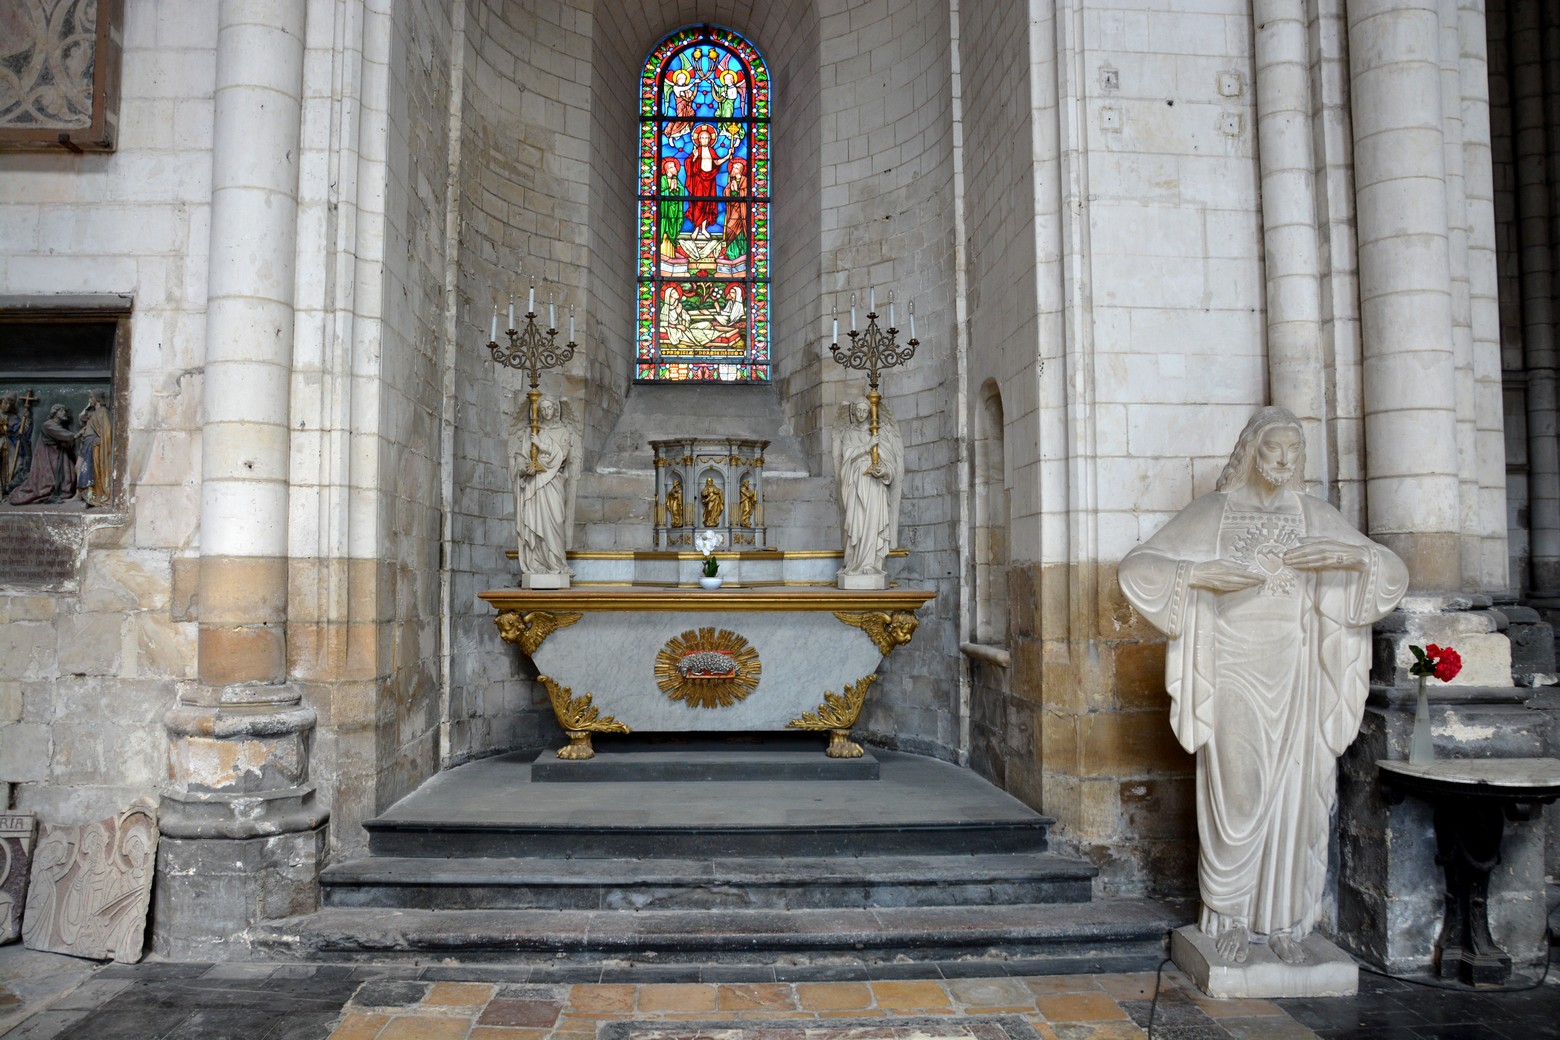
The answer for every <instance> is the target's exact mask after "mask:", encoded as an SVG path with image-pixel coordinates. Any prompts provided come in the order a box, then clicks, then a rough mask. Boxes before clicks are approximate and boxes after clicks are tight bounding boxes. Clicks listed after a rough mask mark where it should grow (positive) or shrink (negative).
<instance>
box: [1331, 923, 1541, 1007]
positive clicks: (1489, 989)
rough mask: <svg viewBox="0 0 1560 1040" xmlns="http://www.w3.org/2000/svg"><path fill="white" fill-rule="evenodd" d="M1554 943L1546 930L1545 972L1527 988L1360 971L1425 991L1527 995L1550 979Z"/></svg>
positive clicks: (1370, 969) (1365, 968)
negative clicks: (1419, 987) (1481, 984)
mask: <svg viewBox="0 0 1560 1040" xmlns="http://www.w3.org/2000/svg"><path fill="white" fill-rule="evenodd" d="M1556 908H1560V903H1556V904H1555V905H1554V906H1552V907H1550V908H1549V913H1550V914H1552V913H1554V912H1555V909H1556ZM1545 919H1546V920H1547V919H1548V915H1547V914H1546V915H1545ZM1554 942H1555V933H1554V931H1553V930H1552V929H1549V928H1545V929H1544V971H1543V973H1542V974H1540V975H1539V977H1538V981H1536V982H1531V983H1529V984H1528V985H1526V986H1468V985H1464V984H1462V983H1459V982H1454V983H1452V984H1451V985H1447V984H1446V983H1443V982H1439V981H1436V980H1433V979H1416V978H1410V977H1409V976H1407V975H1389V974H1387V973H1386V972H1384V971H1377V970H1376V969H1375V968H1371V967H1367V966H1366V965H1364V964H1362V965H1360V970H1361V971H1367V972H1369V973H1370V974H1372V975H1377V976H1380V977H1381V978H1384V979H1391V980H1392V981H1394V982H1406V983H1408V984H1409V985H1410V986H1423V987H1424V988H1425V989H1441V990H1447V991H1448V992H1453V993H1480V994H1484V993H1526V992H1528V991H1529V990H1534V989H1537V988H1538V987H1540V986H1542V985H1543V984H1544V982H1545V981H1546V980H1547V979H1548V978H1549V963H1550V958H1551V956H1552V955H1553V953H1554Z"/></svg>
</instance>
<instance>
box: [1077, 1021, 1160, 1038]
mask: <svg viewBox="0 0 1560 1040" xmlns="http://www.w3.org/2000/svg"><path fill="white" fill-rule="evenodd" d="M1051 1029H1052V1031H1053V1032H1055V1033H1056V1040H1145V1038H1146V1037H1147V1036H1148V1033H1146V1032H1144V1031H1143V1030H1142V1029H1140V1028H1138V1025H1137V1023H1136V1022H1132V1021H1125V1022H1052V1023H1051ZM1154 1035H1155V1037H1159V1033H1158V1031H1157V1030H1156V1031H1155V1033H1154ZM1159 1040H1163V1038H1162V1037H1160V1038H1159Z"/></svg>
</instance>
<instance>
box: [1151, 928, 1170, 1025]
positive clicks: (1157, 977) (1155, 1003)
mask: <svg viewBox="0 0 1560 1040" xmlns="http://www.w3.org/2000/svg"><path fill="white" fill-rule="evenodd" d="M1174 934H1175V933H1174V932H1166V933H1165V942H1166V943H1168V942H1169V941H1170V937H1171V936H1172V935H1174ZM1169 963H1170V958H1169V957H1166V958H1165V959H1164V960H1162V961H1160V962H1159V967H1158V968H1157V969H1155V971H1154V999H1153V1000H1151V1001H1149V1002H1148V1040H1154V1013H1155V1012H1156V1011H1158V1010H1159V984H1160V983H1161V982H1162V981H1163V980H1164V976H1165V965H1166V964H1169Z"/></svg>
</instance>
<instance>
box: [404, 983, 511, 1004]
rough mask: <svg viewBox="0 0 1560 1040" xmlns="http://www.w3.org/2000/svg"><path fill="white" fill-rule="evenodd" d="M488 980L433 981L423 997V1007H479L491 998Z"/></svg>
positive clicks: (491, 993) (490, 985)
mask: <svg viewBox="0 0 1560 1040" xmlns="http://www.w3.org/2000/svg"><path fill="white" fill-rule="evenodd" d="M495 988H496V987H494V986H493V985H492V984H491V983H488V982H435V983H434V984H433V985H432V986H430V987H429V989H428V995H427V996H426V997H423V999H422V1002H423V1006H424V1007H481V1006H482V1005H484V1004H486V1003H487V1002H488V1001H489V1000H492V999H493V991H494V989H495Z"/></svg>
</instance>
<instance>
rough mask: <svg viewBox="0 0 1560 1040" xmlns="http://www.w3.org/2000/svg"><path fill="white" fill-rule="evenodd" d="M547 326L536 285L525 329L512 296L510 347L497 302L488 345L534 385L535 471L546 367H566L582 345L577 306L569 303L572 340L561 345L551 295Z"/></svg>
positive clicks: (531, 394) (530, 398)
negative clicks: (539, 314)
mask: <svg viewBox="0 0 1560 1040" xmlns="http://www.w3.org/2000/svg"><path fill="white" fill-rule="evenodd" d="M547 326H548V327H547V329H546V330H543V329H542V327H541V326H540V325H538V324H537V323H536V290H535V289H534V288H533V289H532V290H531V295H530V298H529V300H528V306H527V309H526V314H525V328H524V329H523V330H521V329H517V328H515V301H514V297H512V296H511V297H510V298H509V328H507V329H505V330H504V338H505V339H507V340H508V341H509V343H508V345H507V346H505V345H504V344H502V343H500V342H499V341H498V305H497V304H494V305H493V324H492V326H491V327H490V328H489V330H488V345H487V346H488V351H489V352H490V353H491V354H492V355H493V360H494V361H496V362H498V363H499V364H500V365H503V366H505V367H506V368H514V369H519V370H520V371H522V372H524V373H526V375H527V377H529V379H530V383H531V388H530V390H528V391H527V392H526V395H525V396H526V401H527V402H529V404H530V410H531V470H532V472H535V473H539V472H541V469H542V465H541V461H540V458H539V457H538V448H537V434H539V433H540V432H541V429H542V421H541V415H540V414H539V406H540V404H541V401H542V390H541V376H542V372H543V370H545V369H549V368H559V367H562V366H563V365H565V364H567V363H568V361H569V359H570V358H572V357H573V356H574V348H575V347H576V346H578V344H577V343H575V342H574V306H573V305H572V304H571V305H570V306H569V341H568V342H567V343H565V344H564V345H563V346H562V347H561V348H560V347H559V346H558V329H557V308H556V307H555V306H554V304H553V302H552V299H551V298H549V299H548V301H547Z"/></svg>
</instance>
